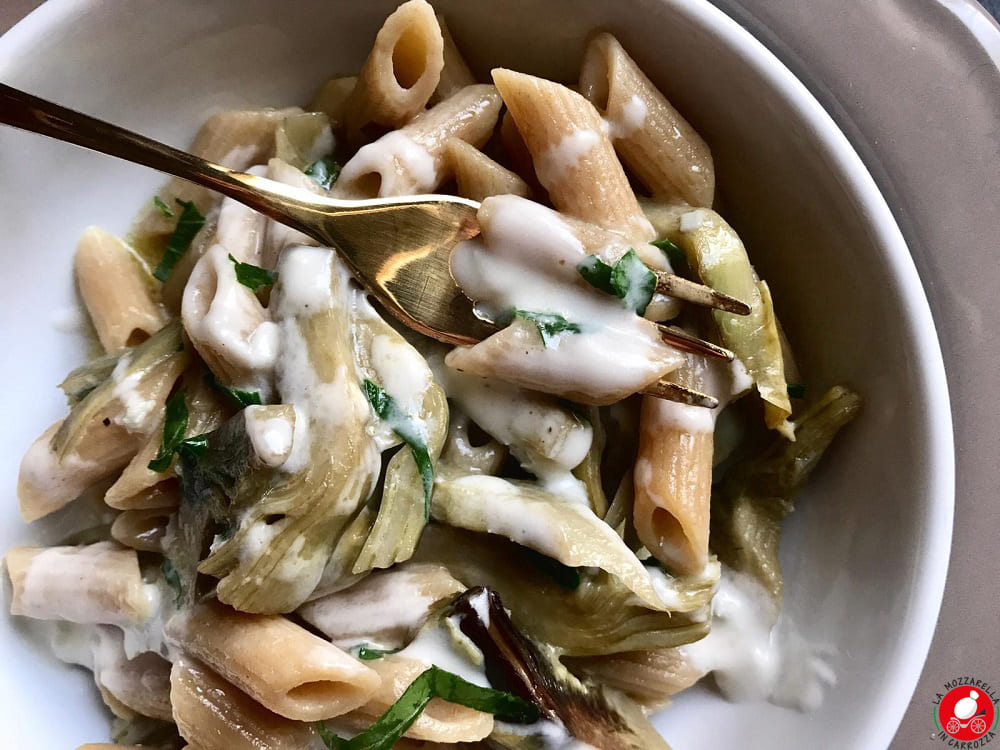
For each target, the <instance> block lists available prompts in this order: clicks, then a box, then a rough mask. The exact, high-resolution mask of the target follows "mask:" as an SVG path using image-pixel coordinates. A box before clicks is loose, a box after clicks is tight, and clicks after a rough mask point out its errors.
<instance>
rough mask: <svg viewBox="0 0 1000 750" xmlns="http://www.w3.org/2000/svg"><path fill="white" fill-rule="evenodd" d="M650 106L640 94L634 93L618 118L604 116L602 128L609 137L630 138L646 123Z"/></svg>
mask: <svg viewBox="0 0 1000 750" xmlns="http://www.w3.org/2000/svg"><path fill="white" fill-rule="evenodd" d="M648 111H649V108H648V107H647V106H646V102H644V101H643V100H642V97H640V96H639V95H638V94H633V95H632V96H631V97H630V98H629V100H628V101H627V102H625V104H624V105H622V110H621V115H620V116H619V117H617V118H614V119H612V118H608V117H606V118H604V121H603V124H602V128H603V129H604V132H605V133H606V134H607V136H608V138H610V139H611V140H613V141H615V140H618V139H619V138H628V137H629V136H630V135H632V134H633V133H635V132H636V131H637V130H640V129H641V128H642V126H643V125H645V124H646V114H647V113H648Z"/></svg>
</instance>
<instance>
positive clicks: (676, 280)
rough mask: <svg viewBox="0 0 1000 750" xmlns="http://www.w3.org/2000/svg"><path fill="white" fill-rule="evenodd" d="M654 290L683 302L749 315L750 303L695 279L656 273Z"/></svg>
mask: <svg viewBox="0 0 1000 750" xmlns="http://www.w3.org/2000/svg"><path fill="white" fill-rule="evenodd" d="M656 291H658V292H660V293H661V294H666V295H669V296H671V297H676V298H677V299H682V300H684V301H685V302H691V303H692V304H695V305H703V306H704V307H714V308H715V309H717V310H724V311H725V312H730V313H733V314H735V315H749V314H750V305H748V304H747V303H746V302H741V301H740V300H738V299H736V298H735V297H730V296H729V295H728V294H725V293H723V292H719V291H716V290H715V289H712V287H710V286H705V285H704V284H699V283H697V282H695V281H691V280H689V279H685V278H684V277H683V276H676V275H675V274H672V273H662V272H660V273H657V274H656Z"/></svg>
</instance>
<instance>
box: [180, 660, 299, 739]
mask: <svg viewBox="0 0 1000 750" xmlns="http://www.w3.org/2000/svg"><path fill="white" fill-rule="evenodd" d="M170 703H171V705H172V706H173V714H174V721H175V722H176V723H177V730H178V731H179V732H180V735H181V737H183V738H184V739H185V740H187V741H188V742H189V743H191V745H190V746H191V747H197V748H199V750H261V748H268V749H269V750H309V749H310V748H314V747H315V742H316V735H315V730H313V728H312V727H311V726H310V725H308V724H303V723H301V722H297V721H289V720H288V719H285V718H283V717H281V716H278V715H277V714H275V713H272V712H271V711H268V710H267V709H266V708H264V707H263V706H261V705H260V704H258V703H257V702H255V701H254V700H253V699H252V698H250V697H249V696H248V695H247V694H246V693H244V692H242V691H241V690H239V689H238V688H236V687H234V686H233V685H231V684H230V683H228V682H226V681H225V680H224V679H222V678H221V677H219V676H218V675H217V674H215V673H214V672H212V671H211V670H210V669H208V668H206V667H205V666H204V665H202V664H199V663H198V662H197V661H196V660H194V659H192V658H190V657H188V656H184V655H181V656H179V657H178V658H177V660H176V661H174V665H173V668H172V669H171V671H170Z"/></svg>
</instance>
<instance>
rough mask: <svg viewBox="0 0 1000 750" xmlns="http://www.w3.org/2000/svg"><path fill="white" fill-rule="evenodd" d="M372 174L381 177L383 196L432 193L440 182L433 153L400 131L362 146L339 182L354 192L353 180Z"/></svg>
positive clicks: (345, 167)
mask: <svg viewBox="0 0 1000 750" xmlns="http://www.w3.org/2000/svg"><path fill="white" fill-rule="evenodd" d="M371 174H377V175H378V176H379V178H380V183H379V188H378V197H379V198H386V197H390V196H396V195H406V194H408V193H426V192H430V191H432V190H433V189H434V187H435V186H436V185H437V184H438V182H440V174H439V171H438V165H437V163H436V162H435V160H434V157H433V156H432V155H431V153H430V152H429V151H428V150H427V149H426V148H424V147H423V146H421V145H420V144H419V143H417V142H416V141H414V140H413V139H412V138H410V137H409V136H408V135H406V134H405V133H402V132H400V131H398V130H394V131H392V132H390V133H386V134H385V135H383V136H382V137H381V138H379V139H378V140H377V141H374V142H372V143H369V144H367V145H365V146H362V147H361V148H360V149H358V152H357V153H356V154H354V156H352V157H351V158H350V159H349V160H348V162H347V164H345V165H344V168H343V169H342V170H341V172H340V177H339V179H338V180H337V185H339V186H340V188H341V190H347V191H350V190H351V187H352V185H353V183H356V182H357V181H358V180H359V179H362V178H364V177H365V176H366V175H371ZM334 192H335V193H336V192H339V191H338V190H337V189H336V188H335V190H334Z"/></svg>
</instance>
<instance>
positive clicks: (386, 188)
mask: <svg viewBox="0 0 1000 750" xmlns="http://www.w3.org/2000/svg"><path fill="white" fill-rule="evenodd" d="M499 113H500V95H499V94H498V93H497V90H496V89H495V88H494V87H493V86H489V85H487V84H476V85H473V86H466V87H465V88H463V89H460V90H459V91H457V92H456V93H454V94H453V95H452V96H450V97H448V98H447V99H445V100H444V101H442V102H439V103H438V104H436V105H435V106H434V107H432V108H431V109H428V110H426V111H425V112H422V113H420V114H419V115H418V116H417V117H415V118H413V120H411V121H410V122H409V123H407V124H406V126H404V127H402V128H400V129H399V130H394V131H392V132H391V133H387V134H386V135H384V136H382V137H381V138H379V139H378V140H377V141H375V142H373V143H369V144H368V145H366V146H362V147H361V148H360V149H359V150H358V152H357V153H356V154H355V155H354V156H353V157H351V159H350V160H349V161H348V162H347V164H345V165H344V168H343V170H342V171H341V173H340V178H339V179H338V180H337V183H336V184H335V185H334V187H333V191H332V194H333V195H334V197H337V198H374V197H376V196H377V197H381V198H385V197H389V196H395V195H409V194H413V193H429V192H433V191H434V190H435V189H436V188H437V187H438V186H439V185H440V184H441V183H442V182H443V181H444V179H445V177H446V176H447V174H448V172H447V164H446V162H445V155H444V147H445V144H446V143H447V142H448V140H449V139H452V138H457V139H459V140H463V141H466V142H468V143H471V144H473V145H474V146H476V147H479V146H482V145H483V144H484V143H485V142H486V140H487V139H488V138H489V137H490V134H491V133H492V132H493V127H494V126H495V125H496V121H497V117H498V115H499Z"/></svg>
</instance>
